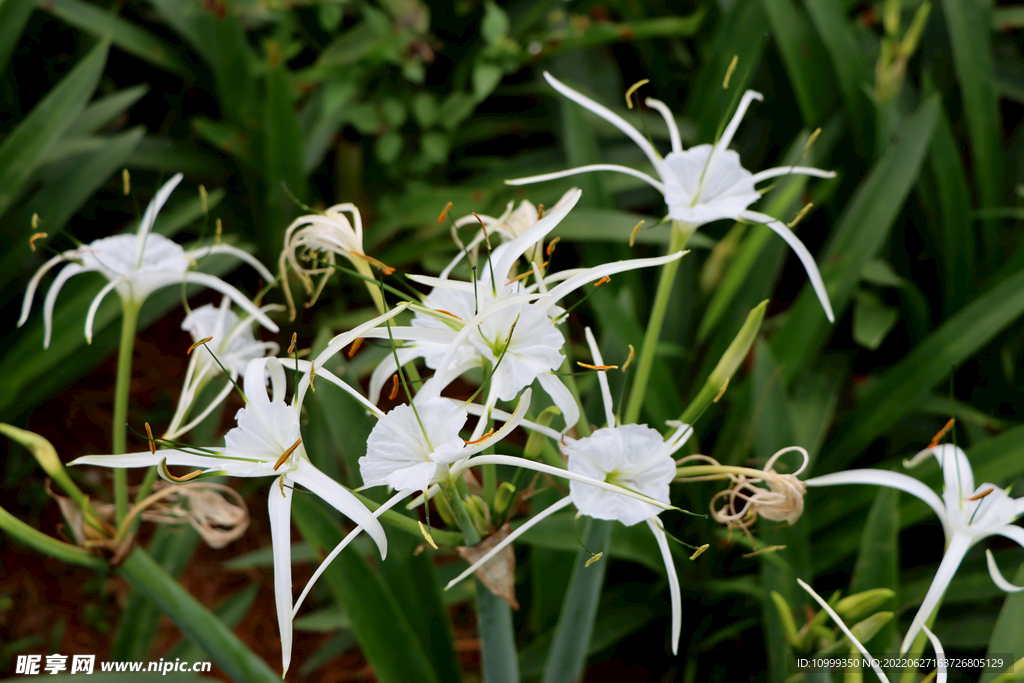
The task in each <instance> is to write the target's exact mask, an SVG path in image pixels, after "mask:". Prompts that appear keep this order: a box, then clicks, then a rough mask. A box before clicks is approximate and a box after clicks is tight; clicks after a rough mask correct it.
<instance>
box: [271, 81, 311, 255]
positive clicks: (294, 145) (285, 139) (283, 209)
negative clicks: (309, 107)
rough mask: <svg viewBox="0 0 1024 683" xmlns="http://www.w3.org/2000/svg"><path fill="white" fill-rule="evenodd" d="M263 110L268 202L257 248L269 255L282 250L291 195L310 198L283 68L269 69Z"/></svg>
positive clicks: (292, 209) (291, 208)
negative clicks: (259, 247)
mask: <svg viewBox="0 0 1024 683" xmlns="http://www.w3.org/2000/svg"><path fill="white" fill-rule="evenodd" d="M265 106H266V109H265V111H264V119H263V122H264V127H263V177H264V180H265V182H266V184H267V198H266V204H265V205H264V206H265V207H266V208H265V214H266V215H265V216H264V217H263V218H264V223H263V230H262V239H261V242H262V244H261V245H260V246H261V248H262V249H263V251H264V252H265V253H267V254H272V253H277V250H279V249H280V248H281V243H282V242H283V240H284V231H285V228H286V227H287V226H288V223H289V222H290V220H291V218H292V216H294V215H295V213H296V211H297V210H298V207H296V206H295V202H294V200H293V199H292V197H291V196H290V195H294V196H296V197H298V199H299V200H300V201H305V199H306V197H308V196H309V188H308V187H307V183H306V174H305V172H304V170H303V144H302V132H301V131H300V130H299V120H298V117H297V116H296V113H295V106H294V104H293V98H292V90H291V84H290V82H289V73H288V71H287V69H286V68H285V67H284V66H283V65H279V66H277V67H275V68H273V69H271V71H270V73H269V74H268V75H267V99H266V102H265ZM282 184H283V185H282ZM285 186H287V189H285ZM289 193H290V194H289Z"/></svg>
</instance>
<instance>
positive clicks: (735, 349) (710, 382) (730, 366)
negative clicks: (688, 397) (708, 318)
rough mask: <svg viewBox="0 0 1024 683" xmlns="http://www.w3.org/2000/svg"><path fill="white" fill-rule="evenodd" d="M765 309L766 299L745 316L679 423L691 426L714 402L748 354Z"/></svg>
mask: <svg viewBox="0 0 1024 683" xmlns="http://www.w3.org/2000/svg"><path fill="white" fill-rule="evenodd" d="M766 308H768V300H767V299H766V300H764V301H762V302H761V303H760V304H758V305H757V306H756V307H754V309H753V310H752V311H750V313H749V314H748V315H747V320H746V322H744V323H743V327H741V328H740V331H739V334H737V335H736V338H735V339H733V340H732V343H731V344H729V348H727V349H726V350H725V353H724V354H722V358H721V360H719V361H718V365H716V366H715V369H714V370H712V371H711V374H710V375H709V376H708V379H707V381H706V382H704V386H703V387H701V390H700V392H699V393H698V394H697V396H696V397H695V398H694V399H693V401H691V402H690V405H688V406H687V407H686V410H684V411H683V415H682V417H680V418H679V420H680V421H681V422H685V423H687V424H692V423H693V421H694V420H696V419H697V417H699V416H700V414H701V413H703V412H704V410H705V408H707V407H708V406H709V405H710V404H711V402H712V401H714V400H715V398H716V397H717V396H718V394H719V392H721V391H722V390H723V389H724V388H725V387H726V382H728V381H729V379H730V378H732V376H733V374H734V373H735V372H736V370H737V369H738V368H739V367H740V363H742V362H743V359H744V358H746V357H747V354H748V353H749V352H750V347H751V346H753V344H754V339H756V338H757V332H758V330H760V329H761V321H762V320H764V312H765V309H766Z"/></svg>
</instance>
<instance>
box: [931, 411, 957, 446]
mask: <svg viewBox="0 0 1024 683" xmlns="http://www.w3.org/2000/svg"><path fill="white" fill-rule="evenodd" d="M954 424H956V419H955V418H950V419H949V421H948V422H946V424H944V425H943V426H942V429H940V430H939V432H938V433H937V434H936V435H935V436H933V437H932V441H931V443H930V444H928V448H935V447H936V446H938V445H939V441H941V440H942V437H944V436H946V434H948V433H949V430H951V429H952V428H953V425H954Z"/></svg>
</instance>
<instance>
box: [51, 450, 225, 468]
mask: <svg viewBox="0 0 1024 683" xmlns="http://www.w3.org/2000/svg"><path fill="white" fill-rule="evenodd" d="M165 459H166V460H167V464H168V465H180V466H183V467H199V468H202V469H209V468H216V469H220V466H221V465H223V464H224V461H222V460H218V459H217V457H216V456H213V455H211V456H205V455H196V454H194V453H182V452H181V451H178V450H173V449H158V450H157V452H156V453H155V454H154V453H150V452H149V451H143V452H141V453H123V454H121V455H83V456H82V457H80V458H75V459H74V460H72V461H71V462H70V463H68V465H96V466H98V467H113V468H117V469H121V468H131V467H153V466H154V465H159V464H160V463H161V462H163V461H164V460H165Z"/></svg>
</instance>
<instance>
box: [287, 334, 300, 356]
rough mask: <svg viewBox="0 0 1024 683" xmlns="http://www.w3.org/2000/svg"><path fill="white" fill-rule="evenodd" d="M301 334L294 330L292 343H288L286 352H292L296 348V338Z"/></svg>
mask: <svg viewBox="0 0 1024 683" xmlns="http://www.w3.org/2000/svg"><path fill="white" fill-rule="evenodd" d="M298 336H299V333H298V332H292V343H291V344H289V345H288V350H287V351H285V353H288V354H290V353H291V352H292V351H294V350H295V339H296V338H297V337H298Z"/></svg>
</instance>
